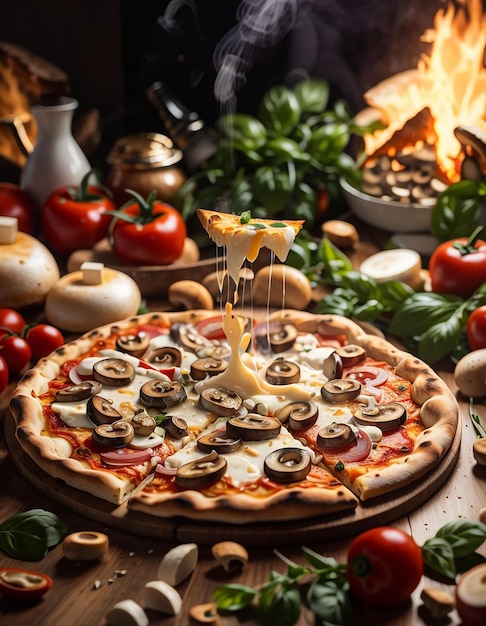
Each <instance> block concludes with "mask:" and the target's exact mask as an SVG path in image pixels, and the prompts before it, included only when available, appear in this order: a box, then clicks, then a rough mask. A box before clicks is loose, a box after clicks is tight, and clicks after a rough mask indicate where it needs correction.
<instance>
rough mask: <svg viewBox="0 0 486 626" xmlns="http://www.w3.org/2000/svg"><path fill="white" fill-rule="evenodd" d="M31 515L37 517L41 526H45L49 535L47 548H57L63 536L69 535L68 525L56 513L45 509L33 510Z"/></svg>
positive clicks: (30, 512)
mask: <svg viewBox="0 0 486 626" xmlns="http://www.w3.org/2000/svg"><path fill="white" fill-rule="evenodd" d="M28 513H29V514H30V515H35V516H36V518H37V520H38V521H39V523H40V524H42V525H43V526H44V528H45V529H46V534H47V547H48V548H52V547H54V546H57V544H58V543H59V542H60V541H61V539H62V538H63V536H64V535H65V534H66V533H67V530H68V528H67V526H66V524H65V523H64V522H63V521H62V519H60V518H59V517H58V516H57V515H54V513H51V512H50V511H45V510H44V509H31V510H30V511H28Z"/></svg>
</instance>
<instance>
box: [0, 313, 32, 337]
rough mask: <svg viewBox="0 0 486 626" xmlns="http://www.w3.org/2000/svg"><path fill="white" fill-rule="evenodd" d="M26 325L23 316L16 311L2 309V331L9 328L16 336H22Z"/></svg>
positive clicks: (0, 317) (0, 324)
mask: <svg viewBox="0 0 486 626" xmlns="http://www.w3.org/2000/svg"><path fill="white" fill-rule="evenodd" d="M26 323H27V322H26V321H25V319H24V318H23V317H22V315H21V314H20V313H18V312H17V311H15V310H14V309H0V329H2V328H3V329H5V328H8V330H11V331H12V332H14V333H15V334H16V335H20V334H21V333H22V330H23V329H24V327H25V325H26Z"/></svg>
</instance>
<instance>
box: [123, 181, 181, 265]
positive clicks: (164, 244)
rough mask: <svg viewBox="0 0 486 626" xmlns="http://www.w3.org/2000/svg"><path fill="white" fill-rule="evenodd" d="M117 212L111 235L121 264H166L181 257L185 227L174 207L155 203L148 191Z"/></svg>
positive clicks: (153, 195) (156, 201) (152, 194)
mask: <svg viewBox="0 0 486 626" xmlns="http://www.w3.org/2000/svg"><path fill="white" fill-rule="evenodd" d="M131 193H132V195H134V198H135V200H134V202H128V203H127V204H125V205H124V206H123V207H122V208H121V209H120V211H117V215H116V221H115V222H114V227H113V233H112V245H113V252H114V253H115V255H116V256H117V257H118V258H119V259H120V261H122V262H124V263H133V264H137V265H169V264H170V263H173V262H174V261H175V260H176V259H178V258H179V257H180V256H181V254H182V249H183V247H184V240H185V238H186V225H185V223H184V220H183V219H182V216H181V214H180V213H179V212H178V211H177V210H176V209H174V207H172V206H170V205H169V204H166V203H165V202H159V201H158V200H156V198H155V192H152V193H151V194H150V195H149V197H148V198H147V200H144V199H143V198H142V197H141V196H139V195H138V194H135V193H134V192H131Z"/></svg>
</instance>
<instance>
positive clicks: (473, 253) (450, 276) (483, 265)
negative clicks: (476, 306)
mask: <svg viewBox="0 0 486 626" xmlns="http://www.w3.org/2000/svg"><path fill="white" fill-rule="evenodd" d="M478 234H479V230H476V231H475V232H474V234H473V235H471V237H470V238H469V239H466V238H461V239H453V240H451V241H446V242H444V243H441V244H440V245H439V246H438V247H437V248H436V249H435V250H434V252H433V253H432V256H431V257H430V262H429V271H430V279H431V285H432V291H435V292H436V293H451V294H455V295H457V296H461V297H462V298H469V297H470V296H471V295H472V294H473V293H474V292H475V291H476V289H477V288H478V287H480V286H481V285H482V284H483V283H484V282H485V281H486V241H482V240H481V239H478V238H477V236H478Z"/></svg>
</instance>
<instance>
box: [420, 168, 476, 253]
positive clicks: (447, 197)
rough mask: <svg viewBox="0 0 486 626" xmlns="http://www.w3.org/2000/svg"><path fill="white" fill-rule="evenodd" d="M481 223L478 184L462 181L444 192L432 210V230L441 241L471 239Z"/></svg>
mask: <svg viewBox="0 0 486 626" xmlns="http://www.w3.org/2000/svg"><path fill="white" fill-rule="evenodd" d="M478 222H479V194H478V184H477V183H476V182H474V181H472V180H462V181H460V182H458V183H454V184H453V185H450V186H449V187H448V188H447V189H446V190H445V191H444V192H442V193H441V194H440V195H439V197H438V199H437V203H436V205H435V207H434V208H433V209H432V217H431V222H430V229H431V232H432V234H433V235H434V237H436V238H437V239H438V240H439V241H448V240H449V239H456V238H457V237H469V235H470V234H471V233H472V231H473V230H474V228H475V227H476V226H477V224H478Z"/></svg>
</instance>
